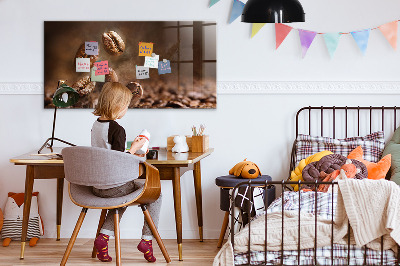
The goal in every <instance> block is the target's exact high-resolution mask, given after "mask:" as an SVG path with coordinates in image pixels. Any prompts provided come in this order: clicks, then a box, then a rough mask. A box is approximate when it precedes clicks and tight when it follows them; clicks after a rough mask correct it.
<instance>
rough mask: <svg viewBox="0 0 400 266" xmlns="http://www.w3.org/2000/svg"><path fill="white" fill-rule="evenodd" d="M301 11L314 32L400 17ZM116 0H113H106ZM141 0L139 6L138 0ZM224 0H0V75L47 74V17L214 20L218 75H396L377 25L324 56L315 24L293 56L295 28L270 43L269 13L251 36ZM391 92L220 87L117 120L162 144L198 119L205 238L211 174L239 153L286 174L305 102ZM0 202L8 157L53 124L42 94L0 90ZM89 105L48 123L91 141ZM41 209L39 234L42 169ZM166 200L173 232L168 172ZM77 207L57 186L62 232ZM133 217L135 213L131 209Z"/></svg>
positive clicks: (130, 225) (171, 234)
mask: <svg viewBox="0 0 400 266" xmlns="http://www.w3.org/2000/svg"><path fill="white" fill-rule="evenodd" d="M301 2H302V4H303V6H304V9H305V11H306V13H307V14H306V20H307V22H306V23H303V24H299V23H297V24H293V26H294V27H301V28H304V29H309V30H317V31H321V32H327V31H351V30H358V29H363V28H366V27H375V26H378V25H380V24H383V23H386V22H390V21H393V20H396V19H399V17H398V10H399V8H400V2H398V1H389V0H384V1H380V2H379V3H377V2H376V1H372V0H363V1H362V0H353V1H351V2H349V1H344V0H337V1H328V2H327V1H316V0H303V1H301ZM110 3H112V4H110ZM143 3H144V5H145V6H142V4H143ZM230 3H231V1H230V0H221V1H220V2H219V3H217V4H216V5H215V6H214V7H213V8H211V9H208V8H207V6H208V0H201V1H200V0H184V1H183V0H182V1H179V0H170V1H165V0H147V1H137V0H126V1H113V2H111V1H104V0H97V1H77V0H70V1H50V0H42V1H27V0H20V1H15V0H0V33H1V38H0V40H1V43H0V58H1V63H0V85H1V83H12V82H16V83H18V82H28V83H31V82H42V81H43V21H45V20H216V21H217V22H218V30H217V46H218V47H217V49H218V50H217V56H218V58H217V60H218V64H217V65H218V81H399V80H400V78H399V76H400V75H399V74H398V71H399V70H398V69H399V62H400V60H399V54H400V52H395V51H393V50H391V48H390V45H389V44H388V43H387V42H386V41H385V39H384V37H383V36H382V34H381V33H380V32H379V31H373V32H372V33H371V39H370V44H369V49H368V51H367V54H366V55H365V56H364V57H363V56H361V53H360V52H359V51H358V48H357V46H356V44H355V42H354V40H352V39H351V36H349V35H345V36H343V38H342V40H341V43H340V44H339V48H338V50H337V53H336V56H335V58H334V59H332V60H331V59H329V56H328V53H327V51H326V48H325V45H324V43H323V40H322V37H321V36H318V37H317V39H316V40H315V43H313V44H312V46H311V49H310V50H309V52H308V54H307V56H306V58H305V59H301V55H300V52H301V51H300V45H299V40H298V34H297V32H296V31H295V32H292V33H290V35H289V36H288V38H287V40H286V41H285V42H284V43H283V44H282V46H281V47H280V48H279V50H278V51H275V50H274V46H275V36H274V29H273V25H266V26H265V27H264V28H263V29H262V30H261V31H260V33H259V34H258V35H256V36H255V37H254V38H253V39H250V38H249V35H250V32H251V27H250V25H248V24H244V23H240V22H239V21H235V22H234V23H233V24H232V25H228V24H227V20H228V16H229V10H230ZM399 99H400V97H399V94H393V95H379V94H378V93H377V94H373V95H370V94H369V95H362V94H359V95H355V94H345V95H339V94H335V93H334V92H332V94H330V95H326V94H324V95H322V94H321V95H318V94H294V95H293V94H292V95H291V94H279V93H274V94H257V95H254V94H253V95H243V94H242V95H231V94H219V96H218V108H217V109H216V110H129V111H128V113H127V115H126V116H125V117H124V118H123V119H122V120H121V124H122V125H123V126H124V127H125V128H126V131H127V134H128V138H133V137H134V136H136V135H137V133H138V132H139V131H140V130H141V129H142V128H147V129H148V130H149V131H150V132H152V134H153V135H152V137H153V141H154V142H153V145H154V146H157V145H159V146H165V144H166V138H167V136H169V135H172V134H176V133H183V134H189V133H190V127H191V126H192V125H193V124H200V123H204V124H206V125H207V131H208V132H207V133H208V134H209V135H210V137H211V139H210V144H211V146H212V147H214V148H215V152H214V153H213V154H212V155H211V156H210V157H208V158H206V159H205V160H204V161H203V162H202V176H203V178H202V182H203V212H204V230H205V238H218V235H219V230H220V226H221V222H222V217H223V214H222V212H221V211H220V210H219V191H218V188H217V187H216V186H215V183H214V179H215V177H217V176H220V175H225V174H227V172H228V170H229V169H230V168H231V167H232V166H233V165H234V164H235V163H236V162H238V161H240V160H242V159H244V158H246V157H247V158H248V159H249V160H252V161H255V162H256V163H257V164H258V165H259V166H260V168H261V171H262V172H263V174H269V175H271V176H272V177H273V179H275V180H280V179H282V178H284V177H285V176H286V173H287V171H288V165H289V153H290V146H291V143H292V141H293V138H294V127H293V125H294V115H295V112H296V111H297V110H298V109H299V108H301V107H302V106H308V105H318V106H319V105H337V106H339V105H377V106H382V105H387V106H391V105H396V104H397V105H399ZM0 114H1V115H0V125H1V126H0V207H3V206H4V203H5V200H6V197H7V192H9V191H13V192H22V191H23V190H24V177H25V168H24V167H23V166H14V165H12V164H10V163H9V162H8V160H9V158H11V157H14V156H17V155H20V154H22V153H26V152H28V151H31V150H35V149H37V148H38V147H40V146H41V144H42V143H43V141H44V140H45V139H46V138H47V137H49V136H50V134H51V123H52V110H44V109H43V98H42V95H28V94H24V95H15V94H14V95H13V94H9V95H6V94H3V95H0ZM94 119H95V118H94V116H93V115H92V114H91V110H60V111H59V113H58V120H57V122H58V123H57V129H56V135H57V137H59V138H62V139H66V140H69V141H71V142H73V143H75V144H78V145H89V144H90V128H91V124H92V122H93V120H94ZM181 184H182V210H183V211H182V216H183V236H184V238H196V237H197V218H196V211H195V199H194V191H193V181H192V176H191V174H190V173H186V174H185V175H184V176H183V177H182V183H181ZM34 190H35V191H39V192H40V196H39V197H40V201H39V205H40V211H41V215H42V217H43V220H44V222H45V227H46V228H45V229H46V235H45V237H55V226H54V225H55V218H56V217H55V209H56V182H55V180H50V181H48V180H47V181H46V180H39V181H36V182H35V186H34ZM162 191H163V195H164V198H163V199H164V202H163V207H162V213H161V218H160V226H159V230H160V233H161V235H162V237H164V238H175V237H176V235H175V220H174V216H173V215H171V213H172V211H173V199H172V188H171V182H169V181H163V182H162ZM79 211H80V210H79V208H78V207H76V206H74V205H73V204H72V203H71V202H70V200H69V199H68V195H67V191H66V190H65V191H64V215H63V220H62V234H61V236H62V237H69V236H70V234H71V232H72V230H73V227H74V224H75V222H76V219H77V217H78V213H79ZM98 216H99V212H97V211H90V212H89V213H88V216H87V219H86V221H85V222H84V224H83V227H82V229H81V233H80V235H79V236H80V237H93V234H94V231H95V228H96V227H97V221H98ZM138 217H139V218H138ZM141 217H142V216H141V214H140V211H139V209H138V208H130V210H129V211H128V212H127V213H126V215H125V217H124V219H123V220H122V221H121V226H122V237H123V238H139V237H140V230H141V224H142V218H141Z"/></svg>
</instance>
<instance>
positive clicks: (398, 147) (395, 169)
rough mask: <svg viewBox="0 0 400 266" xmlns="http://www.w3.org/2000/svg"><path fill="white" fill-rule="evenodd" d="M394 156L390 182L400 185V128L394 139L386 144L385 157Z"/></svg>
mask: <svg viewBox="0 0 400 266" xmlns="http://www.w3.org/2000/svg"><path fill="white" fill-rule="evenodd" d="M387 154H391V155H392V162H391V163H392V166H391V168H390V170H389V173H388V175H389V176H390V180H392V181H393V182H395V183H396V184H397V185H400V127H399V128H397V129H396V131H395V132H394V134H393V137H392V139H391V140H390V141H389V142H388V143H387V144H386V147H385V149H384V151H383V155H382V156H384V155H387Z"/></svg>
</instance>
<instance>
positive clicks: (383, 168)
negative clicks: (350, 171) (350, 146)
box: [347, 146, 392, 180]
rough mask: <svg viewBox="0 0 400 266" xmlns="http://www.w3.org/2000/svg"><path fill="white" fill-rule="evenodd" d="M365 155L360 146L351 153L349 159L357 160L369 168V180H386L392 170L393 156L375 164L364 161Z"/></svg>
mask: <svg viewBox="0 0 400 266" xmlns="http://www.w3.org/2000/svg"><path fill="white" fill-rule="evenodd" d="M363 153H364V152H363V149H362V147H361V146H358V147H357V148H355V149H354V150H353V151H352V152H350V154H349V155H348V156H347V158H349V159H356V160H358V161H360V162H362V163H363V164H365V166H367V169H368V179H375V180H378V179H384V178H385V177H386V174H387V172H388V171H389V169H390V165H391V160H392V155H391V154H387V155H386V156H384V157H383V158H382V159H381V160H380V161H379V162H377V163H373V162H368V161H366V160H364V159H363Z"/></svg>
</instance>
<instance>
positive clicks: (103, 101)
mask: <svg viewBox="0 0 400 266" xmlns="http://www.w3.org/2000/svg"><path fill="white" fill-rule="evenodd" d="M132 96H133V95H132V92H131V91H130V90H129V89H128V88H127V87H126V86H124V85H122V84H121V83H119V82H107V83H105V84H104V86H103V88H102V89H101V92H100V95H99V100H98V103H97V105H96V107H95V109H94V112H93V114H94V115H96V116H103V117H106V118H107V119H110V120H115V119H117V118H118V115H119V114H120V113H121V111H122V110H123V108H125V106H126V105H128V104H129V103H130V102H131V100H132Z"/></svg>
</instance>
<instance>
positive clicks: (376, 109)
mask: <svg viewBox="0 0 400 266" xmlns="http://www.w3.org/2000/svg"><path fill="white" fill-rule="evenodd" d="M399 109H400V108H398V107H396V106H393V107H385V106H382V107H372V106H369V107H360V106H357V107H348V106H344V107H337V106H331V107H324V106H320V107H312V106H308V107H303V108H301V109H300V110H299V111H298V112H297V114H296V138H297V136H298V135H299V134H300V133H299V126H300V124H299V121H300V120H301V118H300V114H301V113H302V112H303V111H308V134H309V135H311V131H312V126H311V120H312V119H311V113H312V111H314V110H316V111H317V112H318V111H319V115H320V136H324V126H325V125H326V123H325V124H324V111H325V110H331V111H330V112H329V113H331V115H332V117H331V118H332V123H333V124H332V129H333V132H332V136H333V138H335V137H336V122H337V120H338V119H336V115H337V114H336V113H337V112H344V121H341V122H342V125H344V129H345V137H346V138H347V137H348V125H349V121H348V120H349V119H348V118H349V113H350V112H356V115H357V136H360V123H361V119H360V113H361V112H363V113H365V112H369V132H370V133H372V125H373V122H374V121H373V114H375V113H376V112H379V111H380V112H381V116H380V117H381V130H382V131H384V130H385V113H387V111H390V112H393V113H392V114H393V130H395V129H396V125H397V122H396V121H397V119H396V118H397V111H398V110H399ZM325 113H327V112H325ZM325 115H326V114H325ZM325 117H326V116H325ZM304 120H305V119H304ZM326 120H328V119H325V121H326ZM314 122H315V121H314ZM316 122H318V121H316ZM354 122H355V121H354ZM352 125H354V126H355V124H354V123H353V124H352ZM295 146H296V141H295V142H294V144H293V148H292V153H291V160H290V171H289V176H290V172H291V171H292V170H293V169H294V168H295V167H296V165H295V158H296V154H295V151H296V149H295ZM292 184H295V185H299V187H300V185H301V184H306V185H315V188H314V191H315V192H317V189H318V186H319V185H324V184H330V185H332V190H333V189H334V186H336V185H337V184H338V183H337V182H336V181H332V182H319V181H315V182H304V181H285V180H283V181H265V182H263V181H252V180H251V179H250V180H249V181H246V182H242V183H240V184H238V185H236V186H235V187H234V189H233V191H232V195H235V192H236V190H237V189H238V188H239V187H242V186H252V187H253V186H254V187H256V186H257V187H259V188H263V189H264V191H265V195H266V198H268V189H266V188H268V187H269V186H271V185H276V186H281V188H282V195H283V193H284V192H285V190H291V189H290V187H289V186H287V185H292ZM298 193H299V202H301V192H300V190H299V191H298ZM252 194H253V191H252V190H251V189H250V198H252V196H253V195H252ZM281 198H282V212H284V197H281ZM333 199H334V193H332V213H331V215H332V221H331V222H332V224H331V225H332V226H331V228H332V237H331V261H332V265H333V262H334V254H333V251H334V250H333V244H334V243H333V224H334V220H333V219H334V217H333V210H334V206H333ZM317 202H318V198H317V193H315V213H317V208H318V207H317ZM266 204H267V201H264V208H265V247H264V262H262V263H259V265H271V264H268V262H267V252H268V250H267V242H268V239H267V233H268V227H267V225H268V219H267V216H268V214H267V207H268V206H267V205H266ZM298 214H299V220H298V226H299V227H300V204H299V210H298ZM234 217H235V208H234V197H232V200H231V232H230V236H231V239H230V241H231V244H232V247H233V248H234V245H235V241H234V237H235V234H234ZM316 224H317V215H315V239H314V258H313V261H314V263H313V264H307V265H318V264H317V255H316V249H317V238H318V236H317V226H316ZM248 227H249V242H248V245H247V262H248V263H247V264H245V265H250V264H251V255H250V254H251V249H250V243H251V234H250V232H251V230H250V229H251V219H249V222H248ZM281 234H282V237H281V249H280V254H281V256H280V264H279V265H284V264H283V259H284V256H283V251H284V240H283V234H284V218H283V216H282V232H281ZM300 242H301V237H300V230H299V233H298V243H297V247H298V248H297V265H304V264H300V254H301V249H300ZM397 248H398V250H399V252H398V253H397V258H396V262H395V265H400V249H399V248H400V246H399V245H397ZM363 249H364V263H363V265H367V264H366V263H367V253H366V249H367V248H366V246H363ZM346 265H350V224H349V226H348V233H347V264H346ZM380 265H384V261H383V236H382V237H381V256H380Z"/></svg>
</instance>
